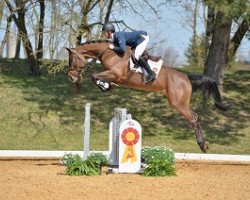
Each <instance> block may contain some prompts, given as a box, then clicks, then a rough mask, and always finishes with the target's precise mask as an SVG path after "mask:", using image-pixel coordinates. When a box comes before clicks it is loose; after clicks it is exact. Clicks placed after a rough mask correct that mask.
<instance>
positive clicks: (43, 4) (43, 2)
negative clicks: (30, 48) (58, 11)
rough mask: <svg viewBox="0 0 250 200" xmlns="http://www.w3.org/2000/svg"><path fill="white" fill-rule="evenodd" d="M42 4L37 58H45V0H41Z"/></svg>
mask: <svg viewBox="0 0 250 200" xmlns="http://www.w3.org/2000/svg"><path fill="white" fill-rule="evenodd" d="M39 4H40V20H39V29H38V46H37V53H36V59H38V60H39V59H42V58H43V28H44V16H45V0H39Z"/></svg>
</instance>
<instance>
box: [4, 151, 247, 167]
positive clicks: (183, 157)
mask: <svg viewBox="0 0 250 200" xmlns="http://www.w3.org/2000/svg"><path fill="white" fill-rule="evenodd" d="M95 152H100V153H103V154H104V155H106V156H107V157H109V152H108V151H91V152H90V153H95ZM70 153H71V154H78V155H80V156H82V155H83V152H82V151H40V150H0V160H13V159H38V160H39V159H62V157H63V156H64V155H65V154H70ZM175 159H176V161H197V162H202V161H211V162H232V163H244V164H250V155H227V154H198V153H175Z"/></svg>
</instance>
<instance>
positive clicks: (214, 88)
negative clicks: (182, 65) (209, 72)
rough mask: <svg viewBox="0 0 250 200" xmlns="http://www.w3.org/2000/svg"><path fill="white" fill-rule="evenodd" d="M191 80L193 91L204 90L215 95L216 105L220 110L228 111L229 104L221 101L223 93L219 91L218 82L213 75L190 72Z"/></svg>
mask: <svg viewBox="0 0 250 200" xmlns="http://www.w3.org/2000/svg"><path fill="white" fill-rule="evenodd" d="M188 78H189V80H191V83H192V91H193V92H196V91H197V90H202V91H203V92H205V94H208V96H209V95H210V94H212V95H213V98H214V101H215V106H216V108H218V109H219V110H222V111H226V110H227V109H228V106H226V105H224V104H223V103H222V102H221V94H220V91H219V87H218V83H217V82H216V81H215V80H214V79H213V78H211V77H208V76H205V75H193V74H188Z"/></svg>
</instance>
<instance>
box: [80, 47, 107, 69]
mask: <svg viewBox="0 0 250 200" xmlns="http://www.w3.org/2000/svg"><path fill="white" fill-rule="evenodd" d="M108 49H109V48H108V47H107V48H106V49H104V50H103V51H102V52H101V53H99V54H98V55H97V56H95V58H94V59H93V60H92V61H90V62H86V61H84V60H82V59H81V58H80V57H79V56H78V55H77V57H78V58H79V59H80V60H81V61H82V62H83V64H84V65H86V66H89V67H90V68H93V64H94V63H95V61H96V59H97V60H99V59H100V57H101V56H102V55H103V54H104V53H105V52H106V51H107V50H108Z"/></svg>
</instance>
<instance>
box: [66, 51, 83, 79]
mask: <svg viewBox="0 0 250 200" xmlns="http://www.w3.org/2000/svg"><path fill="white" fill-rule="evenodd" d="M66 49H67V50H68V52H69V69H68V77H69V81H70V82H71V83H79V82H80V81H81V80H82V70H83V68H84V67H85V65H86V63H87V62H86V59H85V57H84V56H83V55H82V54H81V53H79V52H77V51H76V50H75V49H69V48H66Z"/></svg>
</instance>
